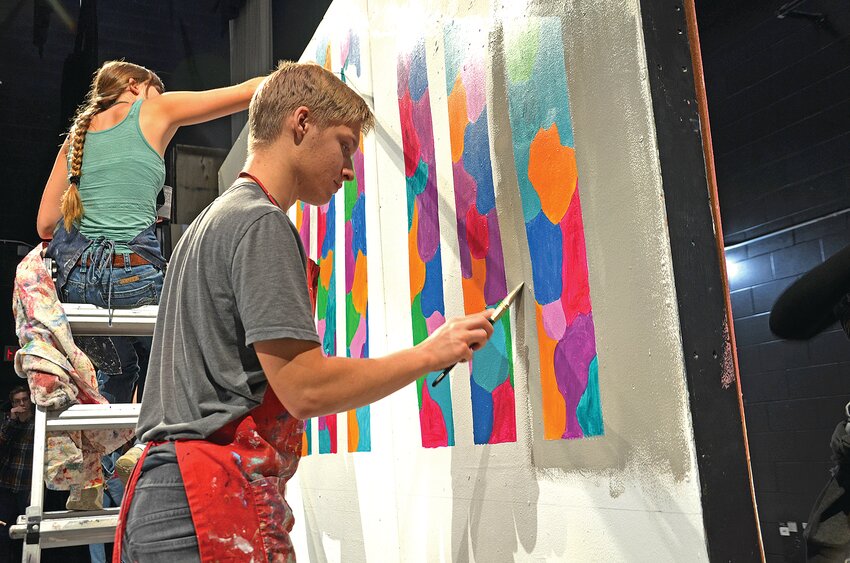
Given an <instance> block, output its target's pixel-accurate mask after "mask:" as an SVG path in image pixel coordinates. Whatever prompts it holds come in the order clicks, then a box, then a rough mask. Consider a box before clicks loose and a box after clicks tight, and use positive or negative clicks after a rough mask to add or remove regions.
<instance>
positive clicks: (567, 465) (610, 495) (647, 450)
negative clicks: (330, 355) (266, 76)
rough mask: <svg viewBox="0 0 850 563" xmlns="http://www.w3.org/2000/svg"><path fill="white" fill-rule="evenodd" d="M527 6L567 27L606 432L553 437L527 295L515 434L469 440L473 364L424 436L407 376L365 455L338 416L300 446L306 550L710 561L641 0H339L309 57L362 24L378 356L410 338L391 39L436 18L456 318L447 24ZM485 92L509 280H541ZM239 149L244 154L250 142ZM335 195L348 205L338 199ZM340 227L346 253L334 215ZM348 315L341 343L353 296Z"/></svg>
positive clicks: (446, 256) (375, 415)
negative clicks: (436, 433) (325, 449)
mask: <svg viewBox="0 0 850 563" xmlns="http://www.w3.org/2000/svg"><path fill="white" fill-rule="evenodd" d="M550 4H558V6H550ZM529 15H545V16H557V17H560V18H561V21H562V33H563V35H564V38H565V45H564V54H565V57H566V63H567V74H568V83H569V89H570V91H569V94H570V104H571V111H572V117H573V126H574V130H575V139H576V152H577V158H578V171H579V185H580V190H581V198H582V207H583V215H584V224H585V233H586V239H587V255H588V264H589V271H590V285H591V296H592V302H593V313H594V321H595V328H596V338H597V349H598V353H599V361H600V368H599V376H600V389H601V395H602V410H603V416H604V423H605V435H604V436H603V437H600V438H595V439H585V440H570V441H564V440H561V441H544V440H542V438H541V436H542V423H541V422H540V409H541V395H540V385H539V382H538V378H537V373H536V372H535V366H537V361H538V360H537V355H536V327H535V322H534V310H533V303H532V300H531V299H525V300H522V301H520V303H519V307H520V310H519V311H518V315H516V316H515V317H514V324H515V330H516V334H515V336H514V351H515V356H516V362H515V363H516V366H515V370H516V371H515V386H516V397H517V412H516V416H517V429H518V432H517V434H518V441H517V442H516V443H508V444H498V445H487V446H476V445H473V440H472V422H471V413H470V408H469V383H468V381H466V382H465V381H464V379H465V374H464V371H463V369H464V368H462V367H461V368H457V371H456V372H455V376H454V377H453V378H452V385H453V396H454V399H453V401H454V404H453V407H454V415H455V429H456V434H455V436H456V444H457V445H456V446H454V447H449V448H436V449H425V448H422V447H421V446H420V433H419V420H418V410H417V398H416V390H415V388H414V386H413V385H411V386H409V387H408V388H406V389H403V390H402V391H400V392H398V393H396V394H394V395H393V396H391V397H389V398H387V399H384V400H383V401H380V402H378V403H376V404H374V405H373V406H372V410H371V415H372V452H370V453H357V454H349V453H346V452H345V451H344V450H345V449H346V448H345V436H346V423H345V416H340V417H339V419H338V420H339V437H338V443H339V449H340V451H341V452H343V453H338V454H334V455H328V454H325V455H318V454H315V453H314V454H313V455H311V456H308V457H305V458H304V459H303V460H302V462H301V467H300V469H299V471H298V473H297V476H296V478H295V479H294V480H293V482H292V483H291V484H290V486H289V488H288V493H287V496H288V498H289V501H290V504H291V505H292V507H293V510H294V512H295V514H296V527H295V530H294V531H293V541H294V542H295V545H296V549H297V552H298V556H299V558H301V559H302V560H311V561H346V562H356V561H429V562H430V561H481V562H491V561H510V560H520V561H526V560H534V561H544V560H546V561H564V560H566V561H653V562H657V561H704V560H707V552H706V547H705V537H704V530H703V524H702V512H701V505H700V494H699V480H698V476H697V468H696V463H695V454H694V447H693V438H692V432H691V428H690V414H689V409H688V401H687V388H686V384H685V377H684V364H683V358H682V347H681V341H680V332H679V320H678V317H677V308H676V305H675V303H676V299H675V290H674V284H673V276H672V267H671V260H670V250H669V241H668V239H667V231H666V226H665V211H664V201H663V192H662V189H661V176H660V169H659V163H658V156H657V148H656V142H655V138H656V135H655V131H654V124H653V118H652V106H651V100H650V94H649V83H648V78H647V73H646V68H645V67H646V60H645V54H644V47H643V38H642V32H641V19H640V10H639V5H638V1H637V0H619V1H617V0H568V1H567V2H565V3H551V2H544V1H540V2H535V1H530V2H526V1H525V0H504V1H503V2H499V1H497V0H490V1H487V0H468V1H465V2H458V1H457V0H432V1H429V2H425V1H419V2H416V1H414V0H411V1H410V2H407V1H405V0H347V1H343V0H337V1H336V2H335V3H334V4H333V5H332V6H331V8H330V10H329V11H328V13H327V15H326V17H325V20H324V21H323V22H322V24H321V25H320V27H319V28H318V30H317V31H316V35H315V37H314V40H313V41H314V42H313V43H312V44H311V45H310V46H308V48H307V49H306V50H305V56H304V60H308V59H312V58H313V57H314V56H315V55H314V54H315V44H316V42H318V41H321V40H323V39H325V38H327V39H329V40H330V41H331V45H332V52H333V54H334V57H336V58H338V57H339V41H340V40H341V39H342V37H343V36H344V35H345V34H347V32H348V30H349V29H351V28H354V29H355V30H356V31H358V32H359V33H360V39H361V49H362V56H363V63H364V64H365V65H367V66H370V67H371V68H370V72H371V76H372V80H371V81H369V80H361V81H358V82H357V83H356V87H357V89H358V90H359V91H360V92H361V93H363V94H364V95H365V96H366V97H367V99H368V100H369V101H370V102H371V103H373V104H374V105H373V107H374V109H375V112H376V115H377V120H378V124H377V127H376V131H375V132H374V133H372V134H370V135H369V136H368V138H367V140H366V175H367V180H366V184H367V198H368V200H367V201H368V211H367V220H368V223H369V229H370V231H369V272H368V274H369V302H370V307H371V309H370V323H371V325H370V340H371V342H370V346H371V351H372V355H379V354H383V353H386V352H390V351H393V350H397V349H399V348H402V347H406V346H408V345H410V343H411V336H410V313H409V310H410V308H409V289H408V272H407V265H406V260H405V257H406V255H407V224H406V207H405V191H404V186H405V180H404V168H403V163H402V150H401V131H400V125H399V117H398V100H397V94H396V56H397V49H398V46H397V45H398V43H399V41H403V40H404V39H405V38H406V37H409V36H410V35H411V34H414V33H419V32H423V31H424V33H425V35H426V38H427V41H426V45H427V51H428V70H429V82H430V85H431V88H430V92H431V100H432V115H433V119H434V130H435V139H436V143H437V168H438V181H439V190H440V193H441V197H442V200H443V203H444V204H445V206H446V208H445V209H444V212H443V213H442V219H443V221H442V223H441V231H442V233H443V246H442V251H443V256H442V258H443V264H444V272H446V273H447V279H446V283H445V298H446V312H447V315H449V316H451V315H456V314H461V312H462V310H463V308H462V303H461V300H460V296H461V285H460V277H459V268H458V266H457V262H458V260H457V257H456V250H455V249H456V247H457V243H456V241H457V238H456V236H455V231H454V230H455V228H456V226H455V223H454V209H453V202H454V199H453V197H452V195H451V194H452V189H453V188H452V175H451V168H450V165H449V161H448V117H447V114H446V105H445V98H446V92H445V89H444V88H443V87H442V86H443V85H444V84H445V80H444V78H443V75H444V72H445V71H444V63H443V60H444V57H443V52H442V40H441V37H442V31H441V30H442V28H441V26H442V25H443V24H445V23H448V22H450V21H452V20H454V19H456V18H466V19H470V18H476V19H477V21H479V22H480V24H481V25H482V26H486V27H487V28H488V29H492V30H498V28H499V25H500V22H502V21H504V20H505V19H508V18H521V17H528V16H529ZM493 38H494V41H495V40H497V39H498V34H497V33H496V34H494V35H493ZM494 46H495V45H494ZM338 63H339V61H338V60H336V61H335V63H334V64H335V68H338ZM369 63H371V64H369ZM489 64H490V66H491V72H492V73H493V74H494V75H498V74H499V73H501V72H503V70H502V69H501V68H498V61H495V62H494V61H493V60H492V59H491V60H490V61H489ZM367 76H368V72H367ZM488 104H489V107H490V110H489V115H490V121H491V122H490V124H489V126H490V138H491V143H492V147H491V155H492V157H493V162H494V168H495V170H494V172H495V180H496V195H497V202H498V203H497V209H498V211H499V220H500V224H501V225H502V240H503V244H504V246H505V256H506V260H507V271H506V275H507V279H508V287H512V286H513V285H515V284H516V283H518V282H519V281H521V280H525V281H526V282H528V281H529V280H531V266H530V263H529V261H528V257H527V250H526V251H525V252H524V251H523V249H524V248H525V246H524V245H526V240H525V230H524V225H523V223H522V218H521V214H520V212H519V211H518V210H519V209H520V204H519V199H518V195H517V191H516V190H517V186H516V177H515V175H514V169H513V166H514V163H513V153H512V149H511V137H510V126H509V122H508V113H507V106H506V101H505V99H504V93H503V92H499V91H498V88H496V90H493V89H492V88H491V91H490V92H489V96H488ZM237 151H239V152H240V155H244V147H239V148H237ZM337 204H338V206H339V207H338V215H340V216H341V215H342V201H341V200H340V201H338V203H337ZM337 233H338V236H339V237H340V238H339V239H338V243H337V248H338V249H342V248H343V244H344V242H343V239H342V236H343V230H342V229H341V228H339V225H338V228H337ZM339 254H340V255H341V252H340V253H339ZM382 258H383V259H382ZM341 267H342V263H341V262H340V263H338V264H337V268H341ZM452 272H454V274H452ZM341 276H342V274H341V269H340V270H339V272H338V280H341V279H343V278H342V277H341ZM338 286H342V283H341V282H338ZM340 291H341V290H340ZM338 302H340V303H342V302H344V301H343V300H342V299H339V300H338ZM337 317H338V326H339V331H338V334H339V337H340V342H341V343H342V340H341V339H342V330H343V327H344V310H343V309H342V308H341V309H340V311H339V312H338V315H337ZM339 348H340V349H342V350H344V346H342V345H340V346H339ZM467 379H468V378H467ZM316 426H317V425H316V424H313V429H314V432H316ZM316 444H318V439H317V436H314V447H315V445H316ZM317 450H318V448H315V450H314V451H317Z"/></svg>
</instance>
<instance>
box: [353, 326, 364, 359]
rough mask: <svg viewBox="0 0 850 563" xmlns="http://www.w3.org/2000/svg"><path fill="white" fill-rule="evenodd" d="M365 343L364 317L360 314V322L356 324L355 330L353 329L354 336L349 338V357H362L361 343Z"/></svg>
mask: <svg viewBox="0 0 850 563" xmlns="http://www.w3.org/2000/svg"><path fill="white" fill-rule="evenodd" d="M364 344H366V317H365V316H361V317H360V322H359V323H358V324H357V330H355V331H354V336H352V338H351V357H352V358H362V357H363V345H364Z"/></svg>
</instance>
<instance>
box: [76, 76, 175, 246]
mask: <svg viewBox="0 0 850 563" xmlns="http://www.w3.org/2000/svg"><path fill="white" fill-rule="evenodd" d="M130 79H133V80H135V81H136V82H137V83H139V84H142V83H145V82H149V84H148V88H150V87H151V86H153V87H154V88H156V89H157V91H159V93H162V91H163V90H164V87H163V85H162V80H160V79H159V77H158V76H157V75H156V74H155V73H153V72H151V71H149V70H148V69H146V68H145V67H143V66H139V65H135V64H133V63H128V62H124V61H108V62H106V63H103V65H102V66H101V67H100V68H99V69H98V71H97V72H96V73H95V75H94V80H92V84H91V89H90V90H89V93H88V94H86V99H85V102H83V105H81V106H80V108H79V109H78V110H77V115H76V116H75V117H74V123H73V125H71V130H70V131H69V132H68V137H69V140H70V142H69V152H70V158H69V173H68V188H67V189H66V190H65V193H63V194H62V201H61V204H60V209H61V211H62V217H63V219H64V222H65V229H66V230H69V231H70V230H71V226H72V225H74V223H79V221H80V219H82V218H83V202H82V200H81V199H80V191H79V185H80V174H81V173H82V169H83V146H84V145H85V142H86V133H87V132H88V129H89V125H90V124H91V120H92V118H93V117H94V116H95V115H97V114H98V113H100V112H102V111H103V110H105V109H107V108H109V107H111V106H112V105H113V104H114V103H115V101H116V100H117V99H118V97H119V96H121V94H123V93H124V91H125V90H126V89H127V84H128V83H129V81H130Z"/></svg>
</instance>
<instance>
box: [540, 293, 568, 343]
mask: <svg viewBox="0 0 850 563" xmlns="http://www.w3.org/2000/svg"><path fill="white" fill-rule="evenodd" d="M542 308H543V330H545V331H546V335H547V336H548V337H549V338H551V339H552V340H560V339H561V337H562V336H564V331H565V330H566V329H567V317H566V316H565V315H564V306H563V304H561V299H560V298H558V299H556V300H555V301H553V302H551V303H546V304H545V305H543V306H542Z"/></svg>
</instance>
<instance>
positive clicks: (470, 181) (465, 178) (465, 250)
mask: <svg viewBox="0 0 850 563" xmlns="http://www.w3.org/2000/svg"><path fill="white" fill-rule="evenodd" d="M452 172H453V175H454V180H455V213H456V215H457V230H458V237H457V239H458V240H457V242H458V245H459V247H460V248H459V249H458V250H459V251H460V271H461V274H462V275H463V277H464V278H466V279H469V278H471V277H472V260H471V259H470V256H469V244H468V243H467V240H466V236H464V234H465V232H466V230H465V227H464V224H463V222H464V218H465V217H466V213H467V211H468V210H469V209H470V208H472V207H475V197H476V194H477V190H478V186H477V184H476V183H475V178H473V177H472V175H471V174H470V173H469V172H467V171H466V168H464V167H463V157H461V159H460V160H459V161H458V162H453V163H452Z"/></svg>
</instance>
